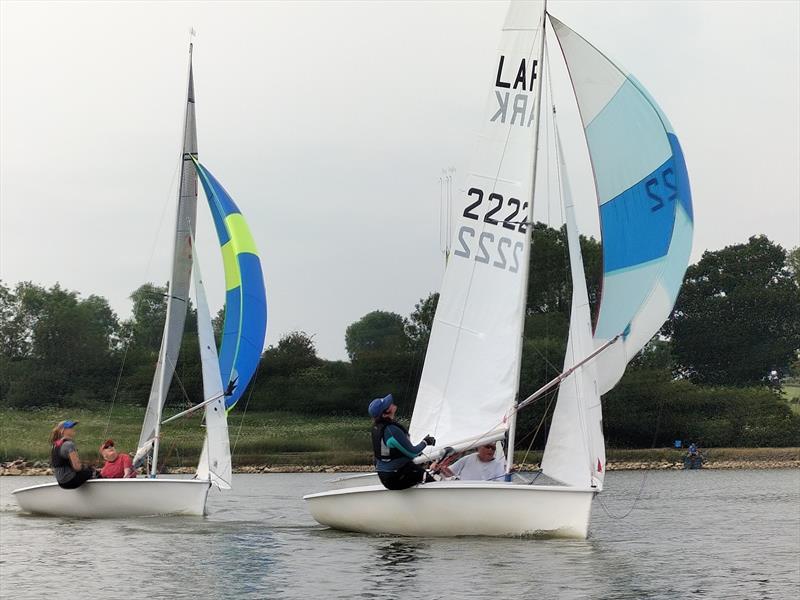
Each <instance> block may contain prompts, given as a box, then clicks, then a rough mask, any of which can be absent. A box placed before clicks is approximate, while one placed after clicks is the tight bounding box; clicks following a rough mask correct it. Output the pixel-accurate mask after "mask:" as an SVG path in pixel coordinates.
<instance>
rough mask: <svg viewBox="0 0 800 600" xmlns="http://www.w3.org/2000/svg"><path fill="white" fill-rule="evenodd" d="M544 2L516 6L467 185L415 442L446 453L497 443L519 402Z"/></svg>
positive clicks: (414, 423)
mask: <svg viewBox="0 0 800 600" xmlns="http://www.w3.org/2000/svg"><path fill="white" fill-rule="evenodd" d="M543 23H544V2H525V3H512V4H511V7H510V9H509V12H508V14H507V17H506V21H505V24H504V26H503V30H502V35H501V42H500V49H499V53H498V57H497V61H496V62H495V70H494V71H493V72H492V73H491V76H490V77H487V80H486V83H487V84H489V86H488V87H489V98H488V104H487V106H486V111H485V113H484V119H483V125H482V127H481V129H480V134H479V136H478V140H477V143H476V145H475V150H474V154H473V162H472V165H471V168H470V171H469V173H468V174H467V178H466V182H465V184H464V187H463V189H462V190H461V191H460V194H458V195H457V198H456V199H455V201H454V208H455V210H457V211H458V214H457V215H456V222H455V230H454V233H455V238H454V241H453V254H452V255H451V257H450V259H449V263H448V265H447V269H446V271H445V275H444V282H443V284H442V288H441V295H440V298H439V304H438V307H437V309H436V315H435V317H434V322H433V328H432V331H431V337H430V342H429V345H428V352H427V356H426V358H425V366H424V368H423V372H422V379H421V382H420V387H419V393H418V395H417V400H416V405H415V408H414V415H413V418H412V420H411V428H410V431H411V436H412V438H413V439H419V438H420V437H422V436H424V435H426V434H432V435H434V436H435V437H436V438H437V440H438V442H439V446H440V447H441V446H442V445H450V444H452V443H453V442H455V441H458V440H465V439H470V438H472V439H475V440H476V442H477V441H479V440H480V439H487V438H489V437H492V438H495V439H496V437H497V435H498V431H499V432H503V431H505V429H506V428H507V427H508V424H507V422H506V417H507V415H508V413H509V410H510V408H511V407H512V405H513V403H514V400H515V396H516V393H517V387H518V380H519V366H520V354H521V344H522V329H523V324H524V318H525V301H526V291H527V289H526V288H527V264H528V256H529V251H530V242H529V232H528V225H527V224H528V222H529V220H530V215H531V214H532V192H531V188H532V179H533V173H534V169H535V152H536V148H535V139H536V130H537V128H538V113H539V110H538V108H539V107H538V102H539V97H540V95H539V89H540V83H541V64H540V63H541V60H540V57H541V49H542V40H543Z"/></svg>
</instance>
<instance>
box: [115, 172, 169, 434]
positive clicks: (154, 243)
mask: <svg viewBox="0 0 800 600" xmlns="http://www.w3.org/2000/svg"><path fill="white" fill-rule="evenodd" d="M180 166H181V163H180V161H178V162H177V163H176V164H175V169H174V170H173V172H172V177H171V179H170V182H169V187H168V192H167V200H166V201H165V202H163V203H162V205H161V215H160V216H159V218H158V227H157V228H156V232H155V236H154V237H153V241H152V242H151V244H150V256H149V258H148V259H147V264H146V265H145V268H144V277H143V279H144V280H147V273H148V272H149V271H150V266H151V264H152V262H153V256H155V251H156V246H157V245H158V238H159V236H160V235H161V229H162V227H163V225H164V215H165V213H166V212H167V206H168V205H169V204H170V201H171V198H172V196H173V186H174V185H175V183H176V181H177V176H178V169H179V168H180ZM132 341H133V340H132V337H130V336H129V337H128V339H127V341H126V343H125V351H124V352H123V354H122V363H121V364H120V366H119V372H118V373H117V381H116V384H115V385H114V392H113V393H112V395H111V406H110V407H109V409H108V417H106V425H105V428H104V429H103V437H106V435H107V434H108V429H109V427H110V426H111V416H112V414H113V413H114V405H115V404H116V402H117V396H118V394H119V386H120V384H121V382H122V374H123V372H124V371H125V363H126V362H127V359H128V350H129V349H130V347H131V343H132Z"/></svg>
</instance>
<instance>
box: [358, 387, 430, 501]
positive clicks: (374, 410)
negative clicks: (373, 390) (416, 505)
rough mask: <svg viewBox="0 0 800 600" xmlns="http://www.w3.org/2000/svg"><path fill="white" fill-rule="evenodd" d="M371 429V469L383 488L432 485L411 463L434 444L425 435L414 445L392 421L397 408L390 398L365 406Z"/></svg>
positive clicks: (425, 473) (392, 488) (421, 469)
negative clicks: (372, 455) (420, 484)
mask: <svg viewBox="0 0 800 600" xmlns="http://www.w3.org/2000/svg"><path fill="white" fill-rule="evenodd" d="M368 412H369V416H370V417H372V418H373V419H374V423H373V426H372V450H373V452H374V454H375V469H376V470H377V471H378V478H379V479H380V480H381V483H382V484H383V486H384V487H385V488H387V489H389V490H404V489H406V488H410V487H412V486H415V485H417V484H418V483H428V482H431V481H434V479H433V477H431V476H430V475H429V474H428V472H427V471H426V470H425V469H424V468H422V467H421V466H419V465H417V464H415V463H414V459H415V458H416V457H417V456H419V455H420V454H422V451H423V450H424V449H425V447H426V446H433V445H435V444H436V440H435V439H434V438H433V437H432V436H430V435H426V436H425V438H424V439H423V440H422V441H421V442H420V443H419V444H417V445H413V444H412V443H411V440H410V439H409V437H408V430H407V429H406V428H405V427H403V426H402V425H401V424H400V423H398V422H397V421H395V420H394V415H395V413H396V412H397V406H396V405H395V403H394V399H393V398H392V395H391V394H389V395H388V396H386V397H384V398H376V399H375V400H373V401H372V402H370V404H369V409H368Z"/></svg>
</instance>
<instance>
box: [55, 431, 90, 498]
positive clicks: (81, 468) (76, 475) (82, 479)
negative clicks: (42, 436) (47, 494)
mask: <svg viewBox="0 0 800 600" xmlns="http://www.w3.org/2000/svg"><path fill="white" fill-rule="evenodd" d="M77 424H78V421H61V422H60V423H59V424H58V425H56V426H55V427H54V428H53V431H52V432H51V433H50V464H51V465H52V467H53V473H54V474H55V476H56V481H57V482H58V485H60V486H61V487H62V488H64V489H67V490H74V489H75V488H77V487H80V486H82V485H83V484H84V483H86V482H87V481H88V480H89V479H93V478H95V477H97V470H96V469H95V468H94V467H90V466H88V465H84V464H82V463H81V459H80V458H78V449H77V448H76V447H75V442H74V441H73V440H74V438H75V426H76V425H77Z"/></svg>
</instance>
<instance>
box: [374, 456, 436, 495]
mask: <svg viewBox="0 0 800 600" xmlns="http://www.w3.org/2000/svg"><path fill="white" fill-rule="evenodd" d="M378 479H380V480H381V483H382V484H383V487H385V488H386V489H387V490H405V489H407V488H410V487H413V486H415V485H417V484H418V483H430V482H431V481H435V479H433V477H431V476H430V475H428V472H427V471H426V470H425V469H423V468H422V467H420V466H419V465H416V464H414V463H413V462H408V463H406V464H405V465H403V466H402V467H400V468H399V469H397V471H391V472H388V473H381V472H379V473H378Z"/></svg>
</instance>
